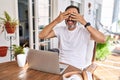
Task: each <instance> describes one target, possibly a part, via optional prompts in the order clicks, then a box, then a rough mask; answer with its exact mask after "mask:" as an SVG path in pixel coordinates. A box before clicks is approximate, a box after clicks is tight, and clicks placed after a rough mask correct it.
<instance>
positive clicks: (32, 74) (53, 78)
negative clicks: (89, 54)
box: [0, 61, 79, 80]
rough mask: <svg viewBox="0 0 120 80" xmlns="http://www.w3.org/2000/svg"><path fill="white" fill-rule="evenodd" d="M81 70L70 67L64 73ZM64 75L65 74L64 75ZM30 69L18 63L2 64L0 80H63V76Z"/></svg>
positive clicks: (0, 66)
mask: <svg viewBox="0 0 120 80" xmlns="http://www.w3.org/2000/svg"><path fill="white" fill-rule="evenodd" d="M78 70H79V69H77V68H75V67H73V66H69V67H68V68H67V69H66V70H65V72H64V73H66V72H71V71H78ZM64 73H63V74H64ZM63 74H61V75H57V74H52V73H47V72H42V71H37V70H33V69H28V67H27V66H25V67H23V68H21V67H18V65H17V62H16V61H11V62H5V63H0V80H62V75H63Z"/></svg>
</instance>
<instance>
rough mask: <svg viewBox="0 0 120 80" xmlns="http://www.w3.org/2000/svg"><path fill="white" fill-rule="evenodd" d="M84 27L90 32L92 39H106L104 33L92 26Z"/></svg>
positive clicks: (102, 40)
mask: <svg viewBox="0 0 120 80" xmlns="http://www.w3.org/2000/svg"><path fill="white" fill-rule="evenodd" d="M86 29H87V30H88V31H89V32H90V34H91V37H92V39H94V40H95V41H96V42H98V43H104V42H105V41H106V38H105V35H104V34H103V33H101V32H100V31H98V30H96V29H95V28H93V27H92V26H87V27H86Z"/></svg>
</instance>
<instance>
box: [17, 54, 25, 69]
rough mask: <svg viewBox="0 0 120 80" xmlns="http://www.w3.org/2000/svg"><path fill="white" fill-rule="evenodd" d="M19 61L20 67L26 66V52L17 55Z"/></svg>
mask: <svg viewBox="0 0 120 80" xmlns="http://www.w3.org/2000/svg"><path fill="white" fill-rule="evenodd" d="M17 63H18V66H19V67H24V66H25V63H26V55H25V54H18V55H17Z"/></svg>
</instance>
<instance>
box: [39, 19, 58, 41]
mask: <svg viewBox="0 0 120 80" xmlns="http://www.w3.org/2000/svg"><path fill="white" fill-rule="evenodd" d="M57 23H58V22H57V21H56V20H53V21H52V22H51V23H50V24H48V25H47V26H45V28H44V29H43V30H42V31H41V32H40V34H39V38H40V39H44V38H45V37H46V36H48V34H49V33H50V32H51V31H52V30H53V28H54V27H55V25H56V24H57Z"/></svg>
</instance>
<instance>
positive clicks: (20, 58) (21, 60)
mask: <svg viewBox="0 0 120 80" xmlns="http://www.w3.org/2000/svg"><path fill="white" fill-rule="evenodd" d="M13 54H14V56H15V59H16V61H17V63H18V66H19V67H24V65H25V63H26V55H25V53H24V47H22V46H18V45H13Z"/></svg>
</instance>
